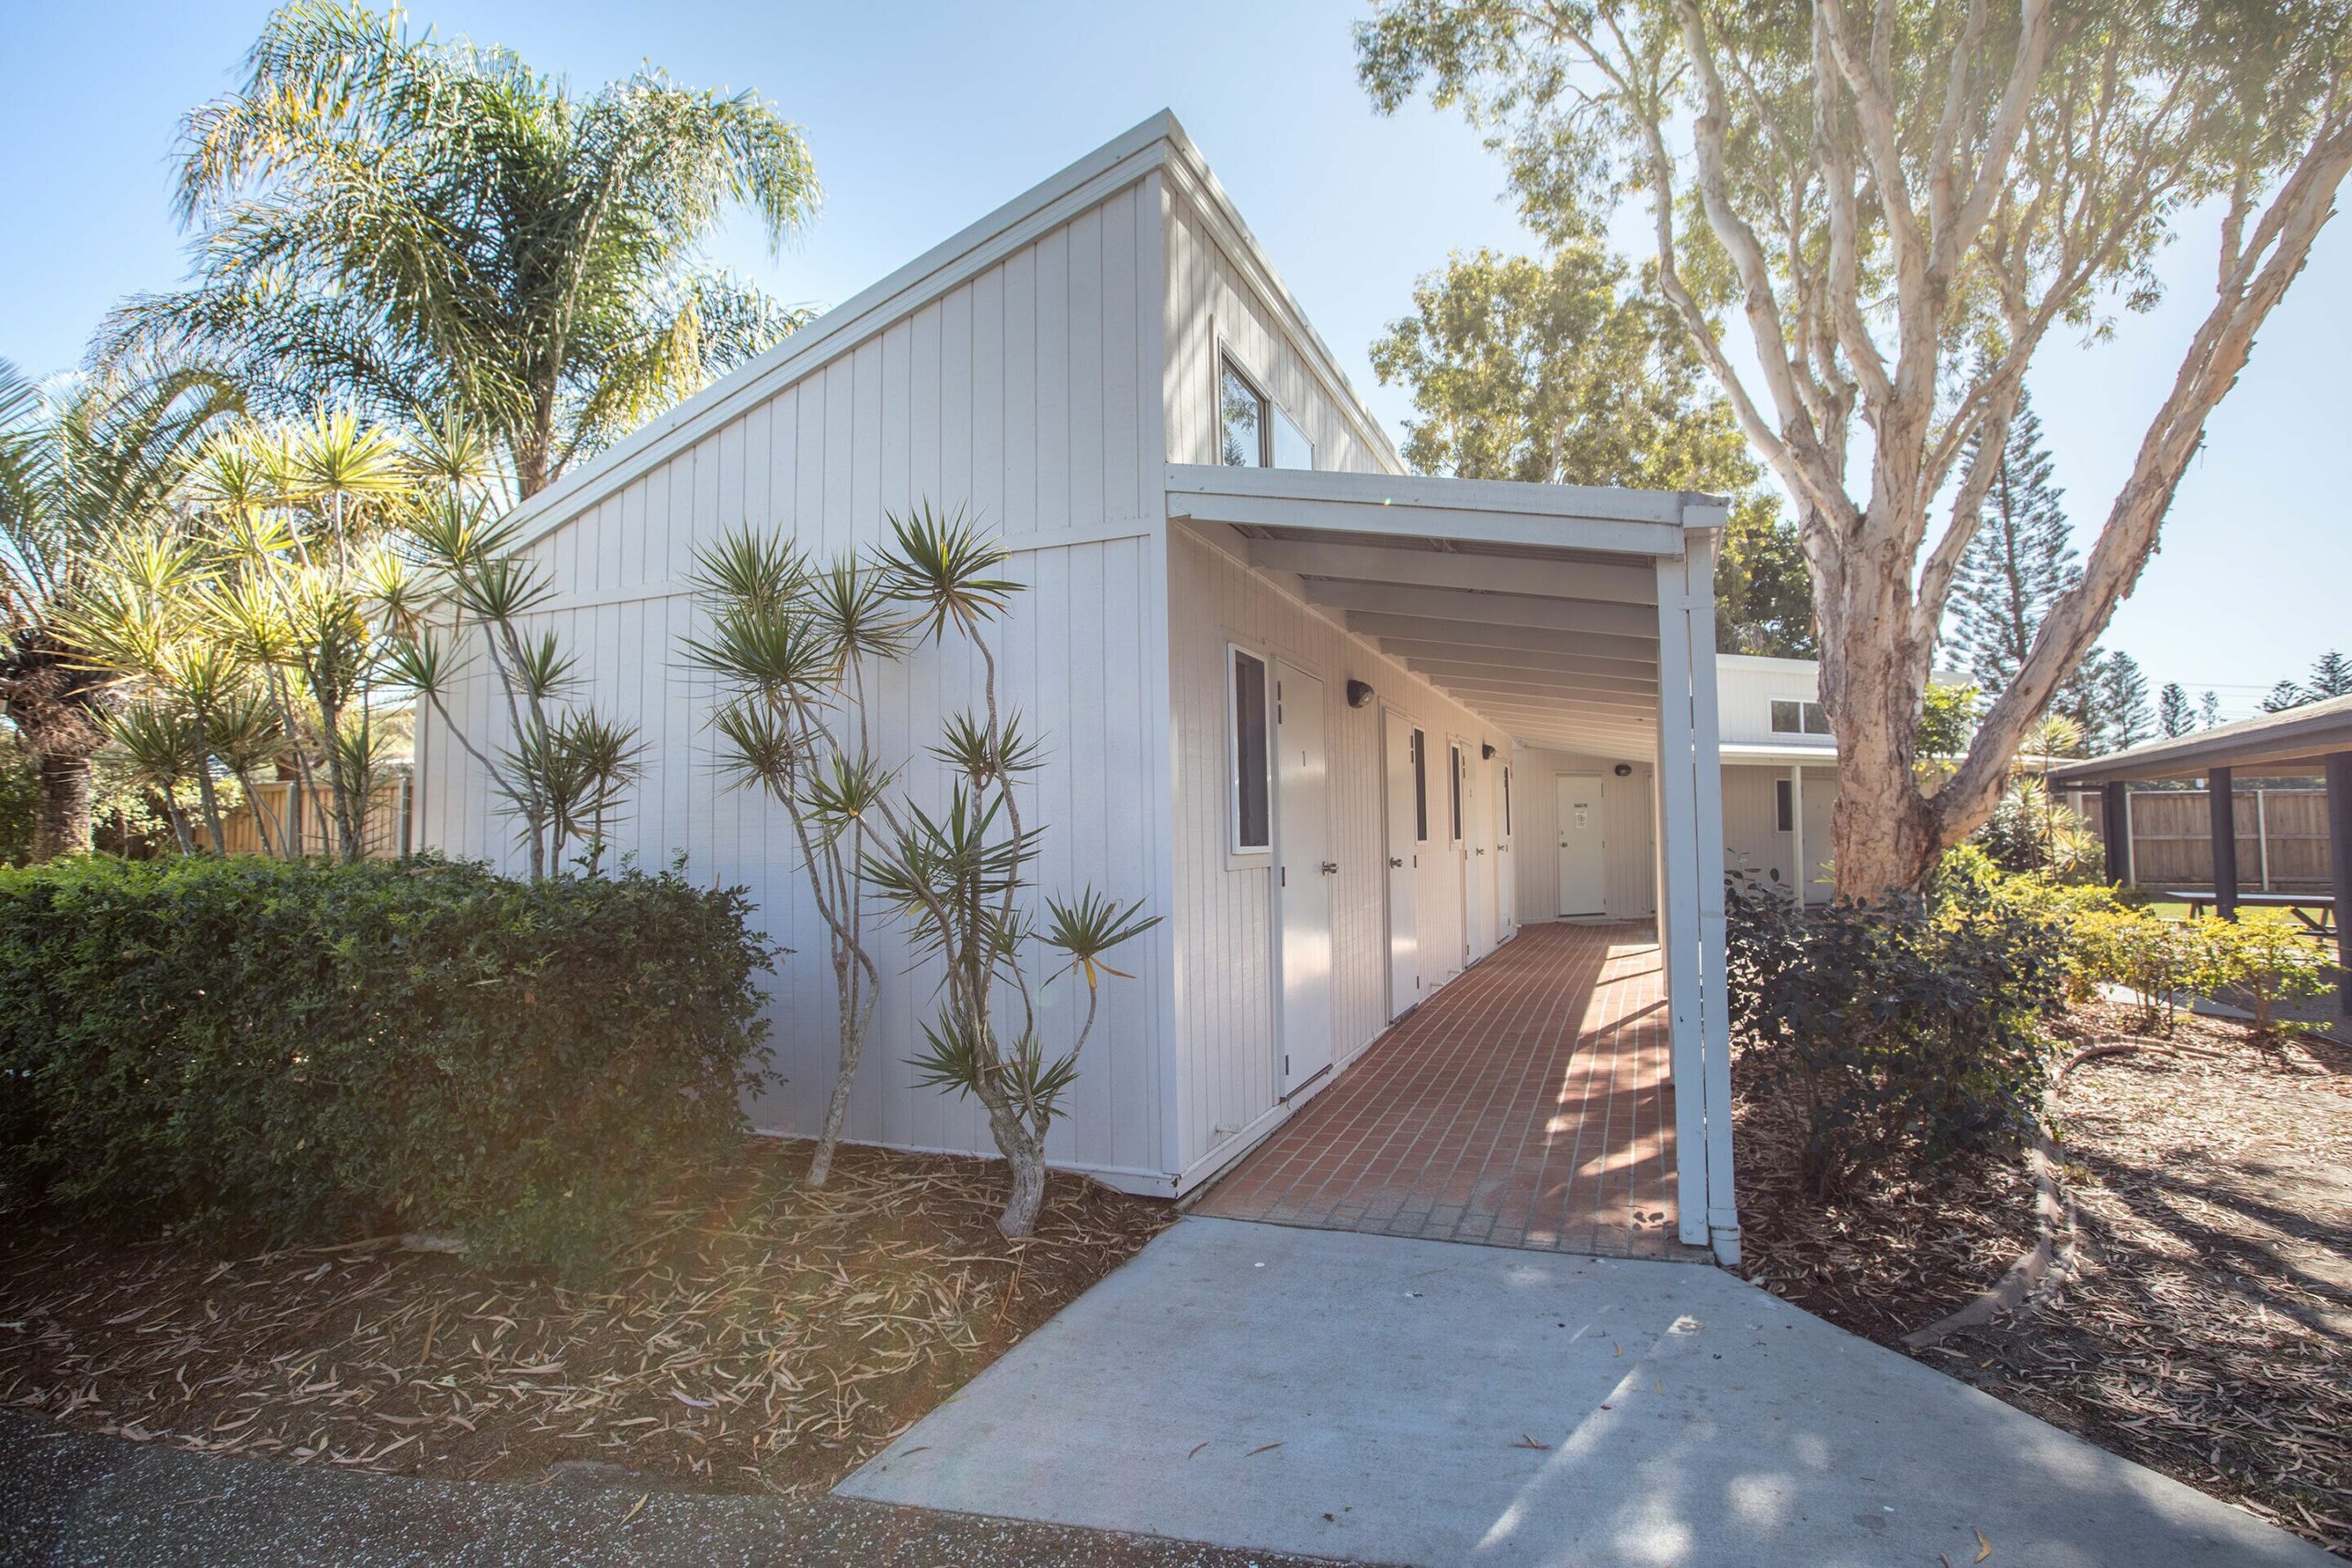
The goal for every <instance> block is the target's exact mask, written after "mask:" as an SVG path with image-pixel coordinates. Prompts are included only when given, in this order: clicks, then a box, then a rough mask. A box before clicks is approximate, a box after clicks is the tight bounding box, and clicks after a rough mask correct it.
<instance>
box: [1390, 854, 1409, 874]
mask: <svg viewBox="0 0 2352 1568" xmlns="http://www.w3.org/2000/svg"><path fill="white" fill-rule="evenodd" d="M1388 869H1389V870H1391V871H1402V870H1404V869H1405V857H1404V856H1402V855H1390V856H1389V857H1388Z"/></svg>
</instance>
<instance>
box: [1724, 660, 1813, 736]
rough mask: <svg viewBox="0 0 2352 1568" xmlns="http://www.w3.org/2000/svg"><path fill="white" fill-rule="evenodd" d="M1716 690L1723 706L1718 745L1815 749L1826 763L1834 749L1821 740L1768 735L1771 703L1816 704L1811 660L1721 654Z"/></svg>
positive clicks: (1770, 733) (1770, 729)
mask: <svg viewBox="0 0 2352 1568" xmlns="http://www.w3.org/2000/svg"><path fill="white" fill-rule="evenodd" d="M1715 684H1716V689H1717V691H1718V692H1719V693H1720V694H1721V701H1722V704H1723V727H1724V728H1723V739H1724V740H1725V741H1726V742H1729V743H1733V744H1739V743H1754V744H1758V745H1770V746H1804V745H1815V746H1819V747H1820V748H1821V751H1822V755H1823V756H1825V757H1827V756H1832V755H1834V754H1835V751H1836V748H1835V746H1834V745H1833V743H1832V742H1831V739H1830V738H1829V737H1828V736H1826V735H1811V736H1808V735H1787V734H1778V735H1776V734H1774V733H1773V731H1772V703H1773V701H1774V699H1776V698H1793V699H1795V700H1796V701H1798V702H1807V703H1809V702H1817V701H1819V700H1820V696H1821V666H1820V665H1819V664H1817V663H1815V661H1814V660H1810V659H1764V658H1759V657H1758V656H1756V655H1754V654H1744V653H1726V654H1722V655H1719V656H1718V657H1717V658H1716V660H1715Z"/></svg>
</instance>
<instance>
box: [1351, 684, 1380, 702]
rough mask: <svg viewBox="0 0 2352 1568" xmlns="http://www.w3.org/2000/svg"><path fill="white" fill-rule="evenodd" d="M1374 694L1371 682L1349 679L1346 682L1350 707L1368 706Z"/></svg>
mask: <svg viewBox="0 0 2352 1568" xmlns="http://www.w3.org/2000/svg"><path fill="white" fill-rule="evenodd" d="M1373 697H1374V692H1373V689H1372V682H1369V681H1351V682H1348V705H1349V706H1350V707H1351V708H1368V707H1370V706H1371V705H1372V699H1373Z"/></svg>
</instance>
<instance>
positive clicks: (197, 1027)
mask: <svg viewBox="0 0 2352 1568" xmlns="http://www.w3.org/2000/svg"><path fill="white" fill-rule="evenodd" d="M746 910H747V903H746V900H745V899H744V897H743V896H742V895H741V893H740V892H739V891H732V890H730V891H716V890H703V889H698V888H696V887H695V886H692V885H690V884H689V883H687V882H686V881H685V880H684V877H682V876H680V875H678V874H676V873H674V872H673V873H670V874H662V875H648V874H637V873H631V874H625V875H621V876H616V877H610V878H582V877H561V878H555V879H552V880H548V881H546V882H541V883H538V884H536V885H535V884H526V883H520V882H513V881H508V880H505V879H503V878H500V877H497V876H494V875H492V874H490V873H489V872H488V871H487V870H485V869H483V868H481V867H479V866H473V865H463V864H452V863H445V862H439V861H434V860H419V861H411V862H406V863H385V862H373V863H363V864H356V865H334V864H329V863H322V862H295V863H280V862H272V861H267V860H261V859H244V858H240V859H231V860H215V859H209V858H206V859H198V858H189V859H183V860H177V861H170V862H154V863H126V862H121V861H114V860H107V859H97V858H90V859H84V860H79V861H73V862H64V863H55V864H51V865H47V866H39V867H33V868H29V869H25V870H0V1076H5V1077H6V1080H8V1089H9V1092H8V1093H7V1095H6V1100H5V1107H6V1108H5V1109H4V1110H0V1184H5V1187H6V1190H7V1192H8V1194H9V1196H10V1197H11V1199H12V1200H14V1201H37V1202H43V1203H46V1204H49V1205H51V1206H52V1207H53V1208H55V1209H58V1210H61V1211H62V1212H64V1213H69V1214H72V1215H74V1216H76V1217H79V1218H81V1219H84V1220H87V1221H92V1222H96V1223H104V1224H115V1225H117V1226H130V1227H142V1228H143V1227H152V1226H153V1225H154V1224H157V1223H158V1222H159V1221H162V1222H170V1223H175V1224H180V1225H181V1226H183V1227H185V1228H186V1229H187V1230H188V1231H190V1232H193V1233H198V1234H203V1235H208V1236H211V1237H215V1238H218V1239H221V1240H228V1239H232V1238H235V1239H239V1240H244V1239H257V1240H263V1241H267V1242H273V1243H288V1242H300V1241H319V1240H329V1239H341V1238H343V1237H345V1236H348V1235H355V1234H364V1233H367V1232H368V1231H371V1230H373V1229H375V1228H379V1227H391V1228H400V1229H411V1230H413V1229H435V1230H447V1231H454V1232H456V1233H457V1234H458V1235H461V1236H462V1237H463V1238H464V1239H465V1240H466V1241H467V1242H468V1243H469V1244H470V1247H472V1249H473V1250H474V1251H475V1252H476V1253H477V1254H479V1255H481V1256H482V1257H484V1258H490V1259H493V1260H505V1261H523V1262H537V1263H547V1264H552V1265H555V1266H558V1267H560V1268H563V1269H582V1268H584V1267H587V1266H589V1265H591V1264H593V1263H594V1260H595V1259H596V1258H598V1257H600V1256H601V1255H602V1254H603V1253H604V1252H605V1249H607V1248H608V1247H610V1246H611V1245H612V1243H613V1242H614V1241H615V1240H616V1237H617V1236H618V1235H620V1234H621V1227H622V1226H623V1225H624V1224H625V1223H626V1221H627V1219H628V1215H629V1214H630V1213H631V1212H632V1211H633V1210H635V1209H636V1208H638V1207H639V1205H641V1204H642V1203H643V1202H644V1201H646V1200H647V1199H648V1198H649V1197H650V1196H651V1195H652V1194H653V1193H655V1192H656V1191H658V1190H660V1189H661V1188H662V1186H663V1184H664V1183H666V1182H669V1181H671V1180H673V1179H675V1178H676V1177H677V1176H678V1175H679V1174H680V1173H682V1172H683V1171H685V1170H687V1169H690V1168H693V1167H695V1166H696V1165H697V1164H699V1163H702V1162H705V1161H707V1160H708V1159H710V1158H711V1157H713V1156H716V1155H718V1153H720V1152H722V1151H723V1150H724V1149H725V1148H726V1147H727V1146H729V1144H730V1143H731V1142H732V1141H733V1140H734V1139H735V1138H736V1137H738V1136H739V1135H740V1134H741V1128H742V1113H741V1105H740V1098H741V1095H742V1094H743V1093H744V1092H746V1091H747V1090H749V1089H752V1088H754V1087H755V1086H756V1085H757V1084H758V1083H759V1082H760V1081H762V1080H763V1078H764V1077H765V1070H764V1069H765V1064H766V1060H767V1055H766V1050H765V1047H764V1045H763V1038H762V1037H763V1033H764V1030H765V1025H764V1024H763V1023H762V1022H760V1021H758V1019H757V1014H758V1010H759V998H758V993H757V991H756V989H755V987H754V986H753V983H752V979H753V975H754V972H755V971H757V970H759V969H762V968H764V967H766V966H767V964H768V958H767V955H766V953H765V951H764V950H763V947H762V946H761V945H760V943H759V942H757V941H756V940H754V939H753V938H752V936H751V935H750V934H749V933H748V932H747V931H746V930H745V926H744V918H745V914H746Z"/></svg>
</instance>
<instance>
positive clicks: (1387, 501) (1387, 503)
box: [1168, 463, 1687, 532]
mask: <svg viewBox="0 0 2352 1568" xmlns="http://www.w3.org/2000/svg"><path fill="white" fill-rule="evenodd" d="M1168 488H1169V489H1170V491H1173V492H1175V493H1176V494H1179V495H1236V496H1250V497H1256V498H1261V499H1264V500H1269V501H1293V500H1337V501H1352V502H1362V503H1364V504H1367V505H1375V506H1383V507H1403V508H1408V509H1409V508H1412V507H1417V506H1427V507H1443V508H1448V509H1452V510H1455V511H1469V512H1496V513H1519V514H1525V515H1532V516H1544V517H1582V518H1592V519H1599V520H1604V521H1608V522H1617V523H1650V524H1662V525H1668V526H1669V527H1670V526H1675V525H1680V524H1681V523H1682V520H1683V518H1684V516H1685V508H1686V505H1687V497H1686V492H1684V491H1671V490H1634V489H1630V488H1625V487H1621V486H1617V485H1561V484H1546V483H1540V482H1536V481H1532V480H1525V479H1454V478H1453V477H1451V476H1449V475H1444V474H1363V473H1351V472H1349V471H1347V470H1345V469H1340V468H1227V467H1225V466H1224V465H1222V464H1217V463H1170V464H1169V465H1168ZM1399 531H1400V532H1409V530H1403V529H1400V530H1399Z"/></svg>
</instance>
